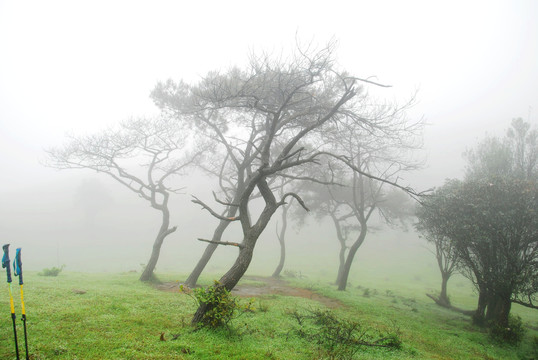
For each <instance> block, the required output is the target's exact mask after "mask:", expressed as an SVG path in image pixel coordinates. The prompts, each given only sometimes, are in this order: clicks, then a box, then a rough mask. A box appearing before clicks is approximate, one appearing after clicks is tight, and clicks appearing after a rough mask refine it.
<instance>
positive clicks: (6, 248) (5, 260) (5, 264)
mask: <svg viewBox="0 0 538 360" xmlns="http://www.w3.org/2000/svg"><path fill="white" fill-rule="evenodd" d="M2 250H4V256H2V267H3V268H6V274H7V282H8V283H11V269H10V267H9V262H10V261H9V244H5V245H4V246H2Z"/></svg>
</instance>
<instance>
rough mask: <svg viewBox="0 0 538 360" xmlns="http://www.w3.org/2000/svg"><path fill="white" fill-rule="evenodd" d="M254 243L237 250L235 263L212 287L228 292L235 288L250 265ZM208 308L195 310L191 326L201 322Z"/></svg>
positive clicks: (204, 305) (207, 306)
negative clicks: (223, 288) (224, 289)
mask: <svg viewBox="0 0 538 360" xmlns="http://www.w3.org/2000/svg"><path fill="white" fill-rule="evenodd" d="M256 240H257V239H250V242H254V243H255V241H256ZM247 242H248V241H244V242H243V243H244V244H245V243H247ZM254 243H253V244H251V245H250V246H245V247H243V248H241V249H240V250H239V255H238V256H237V259H236V260H235V263H234V264H233V265H232V267H231V268H230V270H228V272H227V273H226V274H224V275H223V276H222V277H221V278H220V280H219V284H218V285H213V286H223V287H225V288H226V289H227V290H228V291H232V289H233V288H234V287H235V285H237V283H238V282H239V280H240V279H241V277H242V276H243V275H244V274H245V272H246V271H247V269H248V266H249V265H250V261H251V260H252V254H253V250H254ZM210 307H211V304H204V303H202V304H200V306H199V307H198V309H197V310H196V313H195V314H194V317H193V318H192V324H197V323H199V322H200V321H202V319H203V317H204V315H205V313H206V312H207V311H209V310H211V308H210Z"/></svg>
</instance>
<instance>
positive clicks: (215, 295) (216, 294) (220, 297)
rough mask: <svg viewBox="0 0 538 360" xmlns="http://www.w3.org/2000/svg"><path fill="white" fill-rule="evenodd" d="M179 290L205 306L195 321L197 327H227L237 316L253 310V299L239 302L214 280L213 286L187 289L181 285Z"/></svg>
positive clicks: (199, 304)
mask: <svg viewBox="0 0 538 360" xmlns="http://www.w3.org/2000/svg"><path fill="white" fill-rule="evenodd" d="M180 290H181V291H182V292H184V293H186V294H189V295H190V296H191V297H192V298H193V299H194V300H195V301H196V302H197V304H198V306H202V305H204V306H207V308H208V310H207V311H206V312H205V313H204V316H203V317H202V320H201V321H199V322H197V323H196V326H198V327H208V328H211V329H217V328H221V327H228V325H229V323H230V322H231V321H232V320H233V319H234V318H236V317H237V316H239V315H241V314H244V313H245V312H248V311H252V310H253V306H252V303H253V300H252V299H251V300H250V301H248V302H247V303H246V304H241V302H240V301H239V299H238V298H237V297H234V296H232V294H231V293H230V291H229V290H228V289H226V288H225V287H224V286H222V284H221V283H220V282H219V281H217V280H215V281H214V284H213V286H208V287H205V288H204V287H200V288H195V289H193V290H189V289H187V288H186V287H184V286H183V285H181V286H180Z"/></svg>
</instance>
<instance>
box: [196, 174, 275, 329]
mask: <svg viewBox="0 0 538 360" xmlns="http://www.w3.org/2000/svg"><path fill="white" fill-rule="evenodd" d="M257 186H258V188H259V190H260V192H261V193H262V196H263V198H264V200H265V201H266V204H265V208H264V209H263V211H262V213H261V214H260V217H259V218H258V221H257V222H256V224H254V225H252V226H248V227H247V225H250V220H249V219H248V217H247V216H248V206H247V205H248V200H249V196H250V194H251V193H252V190H253V188H254V187H253V186H252V187H251V188H250V189H247V191H246V192H245V194H243V196H242V203H241V206H240V207H239V210H240V211H239V214H240V215H239V216H245V218H241V221H242V227H243V234H244V237H243V242H242V243H241V247H240V248H239V255H238V256H237V259H236V260H235V263H234V264H233V265H232V267H231V268H230V270H228V272H226V274H224V275H223V276H222V277H221V278H220V280H219V285H216V286H224V287H225V288H226V289H227V290H228V291H232V289H233V288H234V287H235V285H237V283H238V282H239V280H241V278H242V277H243V275H244V274H245V272H246V271H247V269H248V266H249V265H250V262H251V261H252V254H253V252H254V247H255V246H256V242H257V241H258V238H259V237H260V235H261V233H262V232H263V230H264V229H265V228H266V226H267V224H268V223H269V221H270V220H271V217H272V216H273V214H274V213H275V211H276V209H277V208H278V204H277V203H276V201H275V198H274V196H273V194H272V192H271V191H270V189H269V186H268V185H267V183H266V182H265V180H260V182H259V183H258V184H257ZM214 286H215V285H214ZM210 306H211V305H208V304H200V306H199V307H198V309H197V310H196V313H195V314H194V317H193V318H192V324H197V323H199V322H200V321H202V319H203V317H204V315H205V313H206V312H207V311H209V310H210Z"/></svg>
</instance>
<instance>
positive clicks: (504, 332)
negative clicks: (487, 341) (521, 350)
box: [490, 315, 526, 345]
mask: <svg viewBox="0 0 538 360" xmlns="http://www.w3.org/2000/svg"><path fill="white" fill-rule="evenodd" d="M525 331H526V330H525V327H524V326H523V321H521V317H519V316H517V315H516V316H512V315H510V317H509V318H508V327H504V326H499V325H493V326H492V327H491V328H490V336H491V337H492V339H493V340H495V341H496V342H499V343H506V344H510V345H517V344H519V343H520V342H521V340H523V336H524V335H525Z"/></svg>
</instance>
